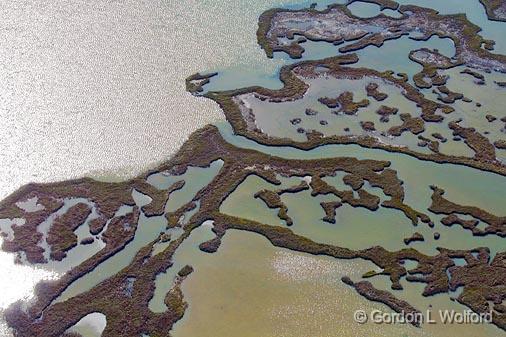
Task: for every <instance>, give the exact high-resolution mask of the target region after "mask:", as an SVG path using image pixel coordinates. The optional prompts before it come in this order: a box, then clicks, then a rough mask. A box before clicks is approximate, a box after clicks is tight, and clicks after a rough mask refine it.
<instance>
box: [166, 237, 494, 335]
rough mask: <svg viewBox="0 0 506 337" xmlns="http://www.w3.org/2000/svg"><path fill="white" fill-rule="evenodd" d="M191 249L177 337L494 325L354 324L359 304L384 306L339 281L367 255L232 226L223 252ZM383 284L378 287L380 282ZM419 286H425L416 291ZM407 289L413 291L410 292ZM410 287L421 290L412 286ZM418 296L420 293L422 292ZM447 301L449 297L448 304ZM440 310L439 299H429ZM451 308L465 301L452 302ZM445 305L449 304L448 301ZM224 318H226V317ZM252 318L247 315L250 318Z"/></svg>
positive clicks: (446, 330) (366, 265)
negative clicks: (331, 253) (280, 241)
mask: <svg viewBox="0 0 506 337" xmlns="http://www.w3.org/2000/svg"><path fill="white" fill-rule="evenodd" d="M194 249H195V253H194V255H192V265H193V266H194V267H195V271H194V272H193V274H191V275H190V276H188V278H187V279H186V280H185V281H184V283H183V286H182V290H183V293H184V295H185V299H186V300H187V301H188V303H189V308H188V309H187V312H186V314H185V316H184V317H183V319H182V320H181V321H180V322H178V323H176V325H175V327H174V330H173V336H175V337H185V336H203V335H216V336H230V337H232V336H239V335H240V336H259V335H261V336H278V337H284V336H322V337H327V336H328V337H330V336H350V337H351V336H395V337H401V336H441V337H447V336H451V335H454V334H455V333H457V334H458V335H462V336H469V337H471V336H485V335H487V334H489V335H493V334H497V333H498V329H497V328H495V327H490V326H488V327H482V326H469V325H466V326H453V325H441V324H436V325H424V327H423V329H417V328H414V327H412V326H409V325H402V324H397V325H381V328H380V329H379V328H378V325H375V324H371V323H367V324H363V325H360V324H356V323H355V322H353V316H352V315H353V312H354V311H355V310H359V309H361V310H365V311H366V312H371V310H373V309H377V310H382V311H385V307H383V306H382V305H380V304H377V303H372V302H369V301H367V300H365V299H364V298H362V297H361V296H359V295H357V294H356V293H355V291H354V290H353V289H351V288H350V287H348V286H346V285H345V284H344V283H342V282H341V281H340V279H341V277H342V276H349V277H351V278H352V279H354V280H356V279H359V278H360V277H361V275H362V274H363V273H365V272H367V271H369V270H371V269H374V266H373V265H372V264H371V263H370V262H367V261H361V260H352V261H346V260H344V261H343V260H335V259H331V258H327V257H322V256H313V255H309V254H303V253H297V252H292V251H289V250H285V249H280V248H276V247H273V246H272V245H271V244H270V243H269V242H268V241H267V240H266V239H265V238H263V237H262V236H259V235H257V234H253V233H247V232H241V231H236V230H230V231H229V232H227V234H226V235H225V237H224V239H223V242H222V245H221V247H220V249H219V250H218V252H216V253H214V254H206V253H202V252H200V253H198V252H197V249H198V248H197V247H194ZM378 286H379V285H378ZM416 290H417V291H418V294H419V291H420V289H416ZM405 292H408V291H407V290H406V291H405ZM409 292H410V293H415V292H414V291H412V292H411V289H410V290H409ZM418 297H421V296H419V295H418ZM447 302H450V301H449V300H448V301H446V302H444V303H445V304H446V303H447ZM428 303H430V304H433V305H434V308H433V310H434V312H436V310H437V309H438V308H439V306H438V305H439V304H440V303H441V301H439V299H435V298H433V297H431V298H430V299H423V300H419V301H418V302H415V303H414V305H419V308H420V310H427V309H428V308H429V307H428ZM451 307H452V308H456V310H460V311H461V310H463V309H464V307H462V306H460V305H458V304H452V306H451ZM444 308H448V307H447V306H446V307H444ZM224 317H226V319H223V318H224ZM245 317H247V319H245Z"/></svg>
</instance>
